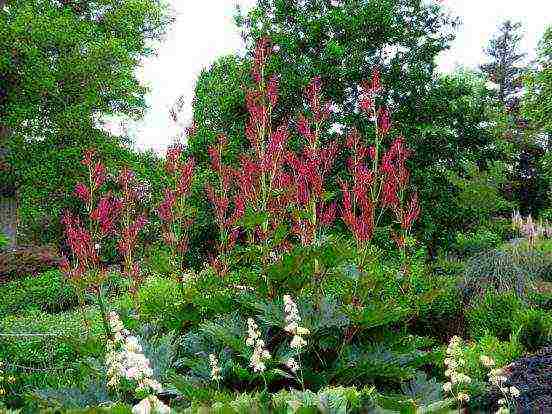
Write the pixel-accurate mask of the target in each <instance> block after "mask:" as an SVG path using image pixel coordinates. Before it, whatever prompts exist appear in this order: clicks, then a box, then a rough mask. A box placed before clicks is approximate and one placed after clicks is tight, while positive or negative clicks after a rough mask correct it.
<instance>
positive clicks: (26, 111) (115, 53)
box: [0, 0, 171, 234]
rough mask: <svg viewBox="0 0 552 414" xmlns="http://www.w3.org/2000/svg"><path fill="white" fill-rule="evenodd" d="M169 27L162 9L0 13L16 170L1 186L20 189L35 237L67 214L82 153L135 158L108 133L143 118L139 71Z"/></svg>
mask: <svg viewBox="0 0 552 414" xmlns="http://www.w3.org/2000/svg"><path fill="white" fill-rule="evenodd" d="M170 21H171V18H170V16H169V11H168V9H167V7H166V5H165V3H164V1H162V0H130V1H124V2H120V1H115V0H99V1H87V0H60V1H56V0H30V1H24V2H20V1H14V0H8V1H7V2H6V4H5V6H4V7H3V8H2V9H1V10H0V130H2V131H3V133H2V135H3V137H4V139H3V141H4V142H3V143H2V145H4V146H5V147H7V149H8V151H7V161H8V163H9V164H10V166H11V168H10V171H11V174H10V176H9V177H8V176H2V177H1V178H2V179H1V181H8V180H10V181H12V182H13V181H16V182H17V186H18V188H19V193H20V198H21V202H22V210H21V213H22V214H21V216H22V219H23V221H24V223H25V224H27V225H29V226H30V227H32V228H34V230H35V231H36V232H38V233H36V234H40V233H43V230H44V229H46V228H48V225H49V224H50V223H51V222H52V221H56V219H55V218H54V217H56V216H57V215H58V213H59V211H60V210H61V209H62V208H63V207H64V206H67V201H66V193H67V192H70V191H71V190H72V186H73V185H74V180H75V177H76V176H77V175H78V170H79V167H78V165H79V160H80V158H81V155H82V150H83V149H85V148H88V147H91V146H95V147H99V148H101V149H104V150H106V151H108V152H109V153H110V157H109V158H110V159H113V160H114V162H117V160H120V159H121V158H125V157H128V156H129V153H128V150H124V149H123V150H122V152H120V151H119V149H120V148H121V146H120V144H119V142H118V141H119V140H118V139H116V138H113V137H110V135H109V134H108V133H107V132H106V131H105V129H104V128H103V124H104V123H105V120H106V119H107V117H109V116H121V117H131V118H136V117H139V116H140V115H141V114H142V112H143V109H144V107H145V102H144V93H145V91H146V89H145V87H144V86H142V85H141V84H140V82H139V81H138V79H137V78H136V73H135V69H136V67H137V66H138V65H139V63H140V61H141V59H143V58H144V57H146V56H149V55H151V54H152V53H153V52H154V50H153V48H152V46H153V45H155V42H156V41H157V40H159V39H161V38H162V36H163V35H164V33H165V31H166V28H167V26H168V24H169V23H170ZM122 154H124V155H122Z"/></svg>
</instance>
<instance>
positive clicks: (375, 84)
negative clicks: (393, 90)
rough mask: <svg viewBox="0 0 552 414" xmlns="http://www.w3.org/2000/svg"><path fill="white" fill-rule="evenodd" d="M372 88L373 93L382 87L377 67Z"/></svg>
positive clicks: (373, 73)
mask: <svg viewBox="0 0 552 414" xmlns="http://www.w3.org/2000/svg"><path fill="white" fill-rule="evenodd" d="M370 89H371V91H372V92H373V93H377V92H379V91H381V89H382V85H381V79H380V72H379V70H377V69H374V70H373V71H372V83H371V85H370Z"/></svg>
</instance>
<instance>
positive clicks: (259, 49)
mask: <svg viewBox="0 0 552 414" xmlns="http://www.w3.org/2000/svg"><path fill="white" fill-rule="evenodd" d="M271 54H272V48H271V46H270V40H269V39H268V38H266V37H263V38H261V39H260V40H259V41H257V46H256V48H255V53H254V59H253V68H252V70H251V76H252V78H253V80H254V81H255V82H256V83H261V82H262V78H263V69H264V67H265V65H266V62H267V60H268V58H269V57H270V55H271Z"/></svg>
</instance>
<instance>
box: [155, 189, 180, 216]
mask: <svg viewBox="0 0 552 414" xmlns="http://www.w3.org/2000/svg"><path fill="white" fill-rule="evenodd" d="M175 202H176V195H175V194H174V192H173V191H172V190H170V189H168V188H167V189H165V197H164V199H163V201H162V202H161V204H160V205H159V207H158V209H157V214H158V216H159V218H160V219H161V220H163V221H166V222H171V221H172V220H173V218H174V216H173V211H172V209H173V206H174V204H175Z"/></svg>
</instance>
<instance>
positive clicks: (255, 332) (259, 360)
mask: <svg viewBox="0 0 552 414" xmlns="http://www.w3.org/2000/svg"><path fill="white" fill-rule="evenodd" d="M245 343H246V344H247V346H250V347H252V348H253V355H252V356H251V361H250V363H249V366H251V367H252V368H253V371H255V372H264V371H265V370H266V365H265V362H264V361H266V360H268V359H270V352H268V350H267V349H266V348H265V342H264V341H263V340H262V339H261V332H260V331H259V327H258V326H257V324H256V323H255V321H254V320H253V319H252V318H248V319H247V339H246V341H245Z"/></svg>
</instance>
